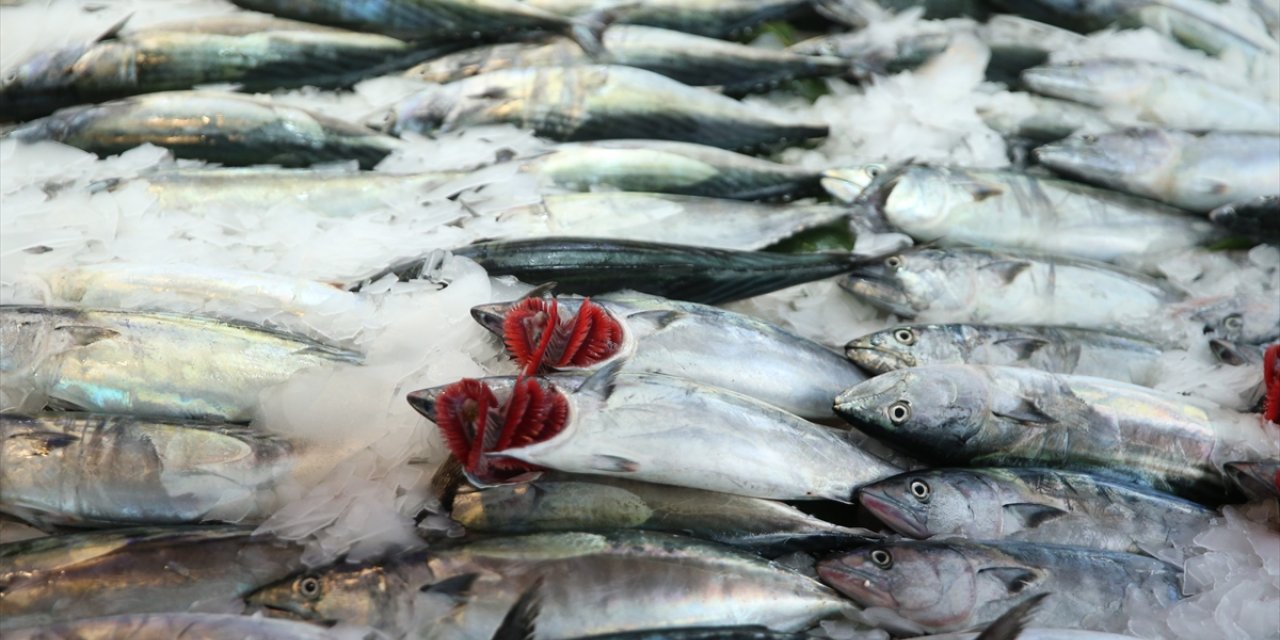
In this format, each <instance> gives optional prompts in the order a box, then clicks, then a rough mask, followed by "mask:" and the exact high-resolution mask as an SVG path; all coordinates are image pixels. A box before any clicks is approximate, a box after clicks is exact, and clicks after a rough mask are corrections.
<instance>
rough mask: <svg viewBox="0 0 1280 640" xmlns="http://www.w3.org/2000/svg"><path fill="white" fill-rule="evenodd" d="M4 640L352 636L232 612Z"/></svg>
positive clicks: (84, 625) (315, 639) (128, 618)
mask: <svg viewBox="0 0 1280 640" xmlns="http://www.w3.org/2000/svg"><path fill="white" fill-rule="evenodd" d="M4 637H5V638H6V639H8V640H54V639H59V640H90V639H96V638H102V639H109V640H173V639H174V638H201V639H203V640H245V639H246V638H252V639H253V640H338V639H339V638H344V637H347V638H349V637H352V636H350V635H340V634H339V632H335V631H330V630H329V629H325V628H324V627H318V626H316V625H314V624H308V623H306V622H296V621H293V620H275V619H272V618H262V617H256V616H254V617H251V616H243V615H237V614H230V613H139V614H130V615H122V616H103V617H101V618H85V619H83V620H72V621H69V622H57V623H54V624H50V625H47V626H43V627H35V628H28V629H12V630H9V631H6V632H5V634H4ZM371 637H374V638H376V637H377V636H371Z"/></svg>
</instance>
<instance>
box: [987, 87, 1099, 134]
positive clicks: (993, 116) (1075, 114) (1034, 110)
mask: <svg viewBox="0 0 1280 640" xmlns="http://www.w3.org/2000/svg"><path fill="white" fill-rule="evenodd" d="M1013 95H1015V96H1017V99H1016V101H1012V100H991V101H989V102H987V103H986V104H983V105H979V106H978V107H977V113H978V116H979V117H980V118H982V121H983V123H985V124H986V125H987V126H988V127H990V128H991V129H992V130H994V131H995V132H996V133H999V134H1000V135H1002V136H1004V137H1005V138H1018V139H1022V140H1026V141H1028V142H1030V143H1032V144H1045V143H1048V142H1054V141H1056V140H1061V139H1063V138H1065V137H1067V136H1069V135H1071V134H1073V133H1076V132H1081V131H1107V130H1110V129H1113V128H1115V125H1114V123H1112V121H1111V120H1109V119H1108V118H1107V116H1106V115H1105V114H1104V113H1102V111H1100V110H1098V109H1096V108H1094V107H1090V106H1087V105H1083V104H1079V103H1075V102H1070V101H1068V100H1059V99H1057V98H1046V97H1044V96H1038V95H1033V94H1022V93H1019V94H1013Z"/></svg>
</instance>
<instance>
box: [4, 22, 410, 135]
mask: <svg viewBox="0 0 1280 640" xmlns="http://www.w3.org/2000/svg"><path fill="white" fill-rule="evenodd" d="M227 51H234V52H236V55H234V56H232V55H225V52H227ZM428 55H430V52H415V51H414V48H413V47H412V46H411V45H409V44H407V43H405V42H402V41H400V40H396V39H394V38H388V37H386V36H379V35H372V34H364V33H351V32H344V31H340V30H337V29H329V28H325V27H317V26H315V25H310V24H306V23H301V22H293V21H291V20H279V19H275V18H268V17H264V16H260V15H252V14H233V15H231V16H227V17H223V18H218V19H208V18H206V19H203V20H200V21H198V22H186V23H169V24H164V25H157V26H155V27H151V28H147V29H142V30H138V31H130V32H126V33H123V34H119V35H114V36H110V37H108V38H107V39H100V40H96V41H94V42H91V43H89V44H86V45H78V46H73V47H68V48H66V49H63V50H59V51H52V52H44V53H40V54H37V55H36V56H35V57H33V58H31V59H28V60H26V61H24V62H23V63H20V65H19V66H18V67H17V71H16V73H15V75H13V76H11V77H10V78H6V81H5V82H4V84H3V86H0V117H10V118H16V119H29V118H33V117H39V116H44V115H48V114H50V113H52V112H54V111H55V110H57V109H61V108H63V107H70V106H74V105H78V104H86V103H95V102H102V101H105V100H114V99H117V98H122V97H125V96H130V95H136V94H140V93H151V92H155V91H173V90H179V89H191V88H193V87H195V86H198V85H207V84H218V83H235V84H237V85H239V87H240V88H241V89H243V90H245V91H270V90H272V89H277V88H287V87H298V86H307V85H310V86H318V87H340V86H346V85H350V84H354V83H355V81H357V80H360V79H361V78H362V77H365V76H366V75H376V73H377V72H378V71H385V70H390V69H392V68H396V67H400V68H403V67H406V66H409V65H411V64H413V63H414V62H415V61H417V60H419V59H422V58H425V57H426V56H428Z"/></svg>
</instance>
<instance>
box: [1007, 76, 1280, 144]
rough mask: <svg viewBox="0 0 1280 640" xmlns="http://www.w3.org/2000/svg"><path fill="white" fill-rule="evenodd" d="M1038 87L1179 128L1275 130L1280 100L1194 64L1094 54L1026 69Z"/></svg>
mask: <svg viewBox="0 0 1280 640" xmlns="http://www.w3.org/2000/svg"><path fill="white" fill-rule="evenodd" d="M1022 82H1023V84H1025V85H1026V86H1027V87H1028V88H1030V89H1031V90H1032V91H1035V92H1037V93H1042V94H1045V95H1048V96H1053V97H1056V98H1064V99H1067V100H1074V101H1076V102H1081V103H1084V104H1088V105H1092V106H1095V107H1099V108H1124V109H1126V110H1127V111H1131V112H1133V113H1135V114H1136V115H1137V116H1138V117H1139V118H1141V119H1143V120H1146V121H1148V122H1151V123H1154V124H1156V125H1160V126H1165V127H1170V128H1175V129H1195V130H1230V131H1264V132H1274V131H1275V130H1276V129H1278V128H1280V105H1277V104H1274V103H1270V102H1267V101H1266V100H1265V99H1263V98H1261V97H1258V96H1253V95H1249V94H1247V93H1245V92H1243V91H1240V90H1238V89H1233V88H1229V87H1224V86H1222V85H1221V84H1218V83H1217V82H1214V81H1213V80H1212V79H1210V78H1206V77H1205V76H1203V75H1200V74H1198V73H1196V72H1194V71H1191V70H1189V69H1185V68H1182V67H1177V66H1174V65H1169V64H1161V63H1156V62H1146V61H1142V60H1114V59H1102V60H1089V61H1086V62H1075V63H1070V64H1053V65H1048V66H1042V67H1034V68H1031V69H1027V70H1026V71H1023V72H1022Z"/></svg>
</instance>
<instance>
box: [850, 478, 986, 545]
mask: <svg viewBox="0 0 1280 640" xmlns="http://www.w3.org/2000/svg"><path fill="white" fill-rule="evenodd" d="M858 501H859V502H860V503H861V504H862V506H863V507H865V508H866V509H867V510H868V511H870V512H871V513H872V514H873V515H875V516H876V517H877V518H879V519H880V521H881V522H884V523H885V524H887V525H889V526H890V527H891V528H892V529H893V530H894V531H897V532H898V533H901V534H903V535H906V536H910V537H912V538H919V539H923V538H930V537H933V536H936V535H952V534H959V535H965V536H969V537H974V538H978V539H988V538H990V539H994V538H997V537H999V534H1000V533H1001V526H1000V525H1001V522H1002V517H1003V514H1002V513H1001V510H1000V504H1001V503H1000V495H999V493H998V492H997V490H996V488H995V487H993V486H992V485H991V484H990V483H989V482H987V481H986V480H985V479H984V478H983V477H982V476H981V475H979V474H977V473H973V472H970V471H966V470H961V469H932V470H924V471H912V472H907V473H903V474H900V475H897V476H894V477H892V478H886V479H884V480H881V481H880V482H875V483H872V484H869V485H867V486H865V487H862V488H861V489H859V490H858Z"/></svg>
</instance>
